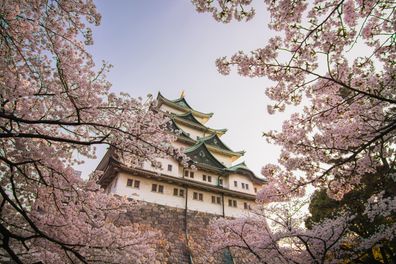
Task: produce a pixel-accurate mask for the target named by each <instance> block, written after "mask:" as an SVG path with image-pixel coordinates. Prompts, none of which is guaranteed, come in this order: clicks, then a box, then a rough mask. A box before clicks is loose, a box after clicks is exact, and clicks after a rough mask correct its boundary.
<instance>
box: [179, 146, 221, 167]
mask: <svg viewBox="0 0 396 264" xmlns="http://www.w3.org/2000/svg"><path fill="white" fill-rule="evenodd" d="M202 151H203V152H202ZM195 152H198V155H199V156H201V157H202V158H204V157H205V155H208V156H209V158H210V159H212V160H214V163H215V164H214V165H212V164H210V163H204V162H197V161H195V160H194V158H193V157H190V158H191V159H192V161H194V163H204V164H205V165H207V166H210V167H214V168H218V169H225V168H226V166H224V164H223V163H221V162H220V161H219V160H218V159H217V158H216V157H215V156H213V154H212V153H211V152H210V151H209V150H208V148H207V147H206V144H205V142H200V143H197V144H195V145H194V146H192V147H190V148H188V149H186V150H185V151H184V153H185V154H187V155H188V156H190V155H193V154H194V153H195ZM189 154H190V155H189Z"/></svg>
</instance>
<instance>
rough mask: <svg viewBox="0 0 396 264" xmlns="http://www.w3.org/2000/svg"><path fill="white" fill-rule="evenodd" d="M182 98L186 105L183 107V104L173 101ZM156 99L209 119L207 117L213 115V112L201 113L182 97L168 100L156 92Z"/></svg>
mask: <svg viewBox="0 0 396 264" xmlns="http://www.w3.org/2000/svg"><path fill="white" fill-rule="evenodd" d="M182 99H183V100H184V102H185V104H186V105H187V106H188V107H183V106H181V105H179V104H177V103H176V102H175V101H177V100H179V101H181V100H182ZM157 100H158V101H162V102H163V103H165V104H168V105H170V106H172V107H175V108H177V109H179V110H182V111H186V112H188V111H191V112H192V113H193V114H194V115H196V116H199V117H201V118H207V119H209V118H211V117H212V116H213V113H202V112H199V111H197V110H195V109H193V108H191V106H190V105H189V104H188V103H187V101H186V100H185V99H184V98H179V99H176V100H169V99H167V98H165V97H164V96H163V95H162V94H161V93H160V92H158V96H157Z"/></svg>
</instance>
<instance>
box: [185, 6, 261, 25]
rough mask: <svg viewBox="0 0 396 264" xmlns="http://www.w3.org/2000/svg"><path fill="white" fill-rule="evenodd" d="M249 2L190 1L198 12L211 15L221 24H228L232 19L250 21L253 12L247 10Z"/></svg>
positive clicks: (251, 9)
mask: <svg viewBox="0 0 396 264" xmlns="http://www.w3.org/2000/svg"><path fill="white" fill-rule="evenodd" d="M251 2H252V0H192V3H193V4H194V5H195V7H196V10H197V11H198V12H200V13H203V12H209V13H212V15H213V18H214V19H216V21H218V22H222V23H228V22H230V21H231V20H232V19H236V20H237V21H242V20H245V21H249V20H250V19H252V18H253V16H254V14H255V13H254V12H255V11H254V9H253V8H252V7H250V8H249V5H250V3H251ZM247 8H248V10H246V9H247Z"/></svg>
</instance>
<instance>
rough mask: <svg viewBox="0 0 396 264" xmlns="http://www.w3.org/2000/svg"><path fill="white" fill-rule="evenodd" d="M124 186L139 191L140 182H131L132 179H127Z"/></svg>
mask: <svg viewBox="0 0 396 264" xmlns="http://www.w3.org/2000/svg"><path fill="white" fill-rule="evenodd" d="M126 186H128V187H132V186H133V187H134V188H136V189H139V187H140V181H138V180H133V179H127V184H126Z"/></svg>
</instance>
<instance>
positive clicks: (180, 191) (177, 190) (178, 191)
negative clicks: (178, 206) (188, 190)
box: [173, 188, 184, 197]
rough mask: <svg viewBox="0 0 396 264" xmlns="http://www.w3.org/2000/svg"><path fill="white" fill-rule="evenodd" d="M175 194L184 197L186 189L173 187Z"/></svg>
mask: <svg viewBox="0 0 396 264" xmlns="http://www.w3.org/2000/svg"><path fill="white" fill-rule="evenodd" d="M173 195H174V196H180V197H184V190H183V189H178V188H173Z"/></svg>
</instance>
